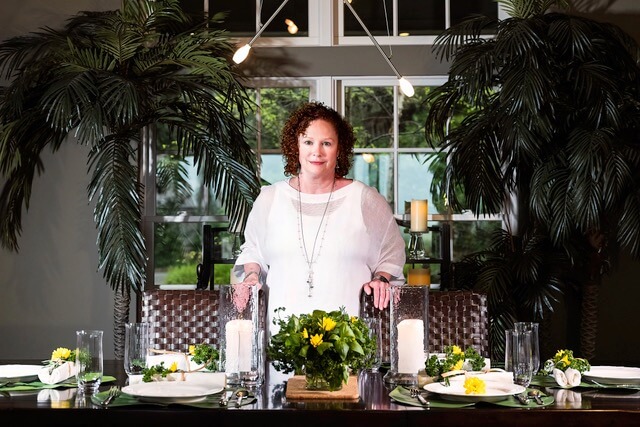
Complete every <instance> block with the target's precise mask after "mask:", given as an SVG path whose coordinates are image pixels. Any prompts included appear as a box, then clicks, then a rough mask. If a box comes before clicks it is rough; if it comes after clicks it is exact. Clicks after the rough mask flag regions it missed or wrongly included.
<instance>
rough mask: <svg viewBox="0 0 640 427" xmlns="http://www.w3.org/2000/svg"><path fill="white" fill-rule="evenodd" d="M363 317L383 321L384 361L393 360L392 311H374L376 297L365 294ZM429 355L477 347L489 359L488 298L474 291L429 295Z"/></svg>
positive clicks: (361, 311) (433, 293)
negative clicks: (390, 346)
mask: <svg viewBox="0 0 640 427" xmlns="http://www.w3.org/2000/svg"><path fill="white" fill-rule="evenodd" d="M360 316H361V317H365V316H367V317H371V316H380V317H381V318H382V342H383V348H382V360H383V362H385V363H389V361H390V360H391V352H390V348H389V343H390V315H389V308H388V307H387V309H386V310H383V311H380V310H378V309H376V308H374V307H373V295H366V294H365V293H364V292H362V293H361V298H360ZM428 328H429V331H428V335H429V353H442V352H444V348H445V347H446V346H448V345H459V346H460V347H462V349H463V350H464V349H465V348H467V347H473V348H474V349H476V350H477V351H478V352H479V353H480V354H481V355H483V356H485V357H489V354H490V353H489V351H490V346H489V313H488V306H487V296H486V295H484V294H480V293H477V292H473V291H463V290H458V291H433V292H430V293H429V325H428Z"/></svg>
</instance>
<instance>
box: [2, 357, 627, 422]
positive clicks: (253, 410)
mask: <svg viewBox="0 0 640 427" xmlns="http://www.w3.org/2000/svg"><path fill="white" fill-rule="evenodd" d="M14 363H19V364H39V363H40V361H34V360H4V361H0V364H14ZM105 375H112V376H114V377H116V379H117V383H118V384H119V385H122V386H124V385H126V381H127V377H126V374H125V373H124V370H123V368H122V361H115V360H108V361H105ZM286 378H287V376H285V375H282V374H281V373H278V372H275V371H273V370H271V371H270V373H269V374H268V375H267V377H266V381H265V383H264V384H263V385H262V386H260V387H259V388H258V389H257V390H256V391H255V395H256V397H257V400H256V402H255V403H253V404H251V405H246V406H243V407H242V408H239V409H236V408H235V407H233V406H230V407H227V408H215V409H203V408H194V407H190V406H185V405H169V406H156V405H135V406H123V407H110V408H108V409H102V408H100V407H99V406H96V405H93V404H92V403H91V402H90V401H86V400H81V399H76V397H77V396H76V390H75V389H56V390H65V391H66V393H64V394H63V393H60V394H62V395H63V398H62V399H60V400H56V399H50V398H49V399H47V398H43V396H42V394H41V393H39V392H38V391H35V392H33V391H32V392H22V393H21V392H15V393H2V392H0V419H6V418H7V417H8V416H9V415H13V417H12V419H14V420H16V421H20V422H21V423H27V422H28V421H39V422H45V423H46V425H65V426H75V425H91V426H100V425H115V423H119V422H122V423H123V425H125V424H126V425H135V424H138V425H168V424H169V423H173V422H175V423H176V425H178V423H179V425H191V426H197V425H198V424H201V423H203V422H207V423H208V424H209V423H211V424H214V425H216V426H223V425H234V426H236V427H237V426H239V425H241V423H255V424H253V425H258V423H260V424H261V425H264V424H266V423H268V424H269V425H273V423H281V425H284V424H283V423H286V424H287V425H289V424H290V423H303V425H304V427H311V426H323V427H335V426H341V425H344V426H347V425H349V426H361V425H389V426H394V427H396V426H412V427H415V426H418V425H424V426H427V425H428V426H429V427H433V426H438V427H440V426H453V425H469V426H473V425H492V426H500V425H505V426H506V425H510V426H513V425H516V424H517V425H518V426H536V427H544V426H545V425H548V426H552V425H554V426H555V425H561V426H563V427H566V426H587V425H598V426H600V425H631V424H640V391H636V390H611V389H606V390H594V389H580V391H579V392H578V391H574V390H558V389H547V390H545V391H547V392H553V393H556V401H555V403H553V404H552V405H549V406H545V407H526V408H525V407H523V408H510V407H502V406H497V405H491V404H477V405H475V406H471V407H465V408H455V409H452V408H429V409H423V408H420V407H414V406H407V405H402V404H397V403H395V402H394V401H393V400H392V399H390V398H389V393H390V391H391V390H392V387H391V386H390V385H389V384H386V383H385V382H384V380H383V374H382V373H362V374H361V375H360V377H359V379H358V391H359V394H360V398H359V399H358V400H357V401H340V400H336V401H296V402H293V401H287V398H286V396H285V392H286V389H285V386H286ZM110 385H112V384H103V385H102V386H101V390H107V389H108V388H109V386H110ZM47 391H48V390H47ZM245 425H249V424H245Z"/></svg>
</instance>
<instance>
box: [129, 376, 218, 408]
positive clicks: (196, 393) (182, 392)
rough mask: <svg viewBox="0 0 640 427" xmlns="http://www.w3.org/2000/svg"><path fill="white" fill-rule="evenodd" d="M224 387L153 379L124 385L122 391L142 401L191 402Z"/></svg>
mask: <svg viewBox="0 0 640 427" xmlns="http://www.w3.org/2000/svg"><path fill="white" fill-rule="evenodd" d="M223 389H224V387H218V386H211V385H206V384H193V383H188V382H185V381H152V382H148V383H144V382H143V383H137V384H131V385H128V386H125V387H122V392H123V393H126V394H128V395H130V396H133V397H135V398H136V399H138V400H140V401H148V402H160V403H189V402H197V401H199V400H203V399H205V398H206V397H207V396H208V395H210V394H215V393H219V392H221V391H222V390H223Z"/></svg>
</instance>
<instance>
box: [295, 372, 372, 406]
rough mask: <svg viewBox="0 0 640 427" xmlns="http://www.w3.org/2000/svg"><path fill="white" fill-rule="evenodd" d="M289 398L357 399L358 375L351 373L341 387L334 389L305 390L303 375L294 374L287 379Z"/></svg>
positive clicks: (358, 395) (358, 394)
mask: <svg viewBox="0 0 640 427" xmlns="http://www.w3.org/2000/svg"><path fill="white" fill-rule="evenodd" d="M285 396H286V397H287V399H289V400H358V399H359V398H360V393H359V392H358V377H357V376H355V375H352V376H350V377H349V380H348V382H347V384H343V386H342V389H340V390H336V391H325V390H307V389H306V378H305V376H304V375H294V376H293V377H291V378H289V379H288V380H287V392H286V394H285Z"/></svg>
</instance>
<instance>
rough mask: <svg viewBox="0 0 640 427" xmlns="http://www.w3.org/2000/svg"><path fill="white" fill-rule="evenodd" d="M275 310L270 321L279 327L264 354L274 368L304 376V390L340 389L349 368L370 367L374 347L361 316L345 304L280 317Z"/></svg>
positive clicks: (374, 344) (347, 377) (345, 381)
mask: <svg viewBox="0 0 640 427" xmlns="http://www.w3.org/2000/svg"><path fill="white" fill-rule="evenodd" d="M281 311H284V308H283V307H280V308H277V309H276V310H275V312H276V316H274V319H273V324H274V325H278V326H279V327H280V330H279V332H278V333H277V334H275V335H273V336H272V337H271V340H270V342H269V346H268V348H267V356H268V357H269V358H270V360H271V361H272V362H273V366H274V368H275V369H276V370H278V371H281V372H284V373H290V372H294V373H295V374H298V375H302V374H304V375H305V376H306V381H307V389H326V390H331V391H335V390H340V389H341V388H342V386H343V384H346V383H347V381H348V379H349V375H350V373H351V372H352V371H357V370H358V369H364V368H368V367H370V365H371V364H372V363H373V362H372V359H371V358H370V357H368V355H369V354H373V353H374V351H375V349H376V342H375V340H373V339H372V338H371V337H370V336H369V328H368V327H367V325H366V324H365V323H364V321H363V320H362V319H360V318H359V317H356V316H350V315H349V314H347V313H346V312H345V309H344V307H341V308H340V309H339V310H336V311H331V312H326V311H323V310H314V311H313V313H310V314H301V315H299V316H297V315H291V316H288V317H285V318H282V317H281V315H280V314H281V313H280V312H281Z"/></svg>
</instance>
